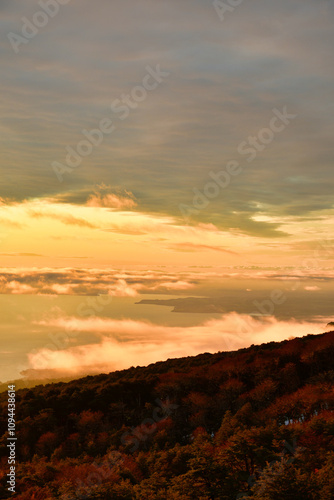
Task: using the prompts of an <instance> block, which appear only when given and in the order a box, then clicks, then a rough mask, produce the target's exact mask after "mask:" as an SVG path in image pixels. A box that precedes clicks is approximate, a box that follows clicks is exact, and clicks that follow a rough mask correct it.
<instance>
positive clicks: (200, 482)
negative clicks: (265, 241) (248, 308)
mask: <svg viewBox="0 0 334 500" xmlns="http://www.w3.org/2000/svg"><path fill="white" fill-rule="evenodd" d="M333 359H334V332H328V333H324V334H322V335H309V336H307V337H303V338H296V339H293V340H289V341H284V342H281V343H275V342H272V343H269V344H263V345H261V346H251V347H250V348H247V349H241V350H239V351H236V352H231V353H217V354H213V355H212V354H208V353H205V354H202V355H199V356H196V357H188V358H181V359H172V360H168V361H166V362H159V363H155V364H152V365H149V366H148V367H144V368H142V367H137V368H130V369H128V370H123V371H119V372H114V373H111V374H108V375H107V374H103V375H98V376H89V377H85V378H82V379H80V380H74V381H71V382H69V383H57V384H49V385H46V386H37V387H34V388H32V389H20V390H18V391H17V394H16V431H17V438H18V440H17V457H16V459H17V463H16V476H17V478H16V479H17V484H16V493H15V494H12V493H9V492H8V490H7V486H6V480H7V477H6V474H7V473H8V464H7V457H8V448H7V433H6V430H7V392H5V393H2V394H1V395H0V404H1V428H0V430H1V434H2V438H1V441H0V454H1V455H0V456H1V471H2V472H1V473H2V478H1V486H0V498H9V497H11V498H15V499H19V500H28V499H29V500H31V499H38V500H39V499H41V500H42V499H43V500H45V499H53V498H61V499H63V500H65V499H66V500H72V499H76V498H93V499H101V500H108V499H112V500H114V499H143V500H144V499H145V500H146V499H161V500H170V499H175V500H186V499H189V500H191V499H201V500H207V499H223V500H227V499H228V500H229V499H233V500H234V499H236V498H242V497H245V496H249V497H252V498H255V499H261V500H266V499H268V500H271V499H272V500H276V499H290V498H293V499H294V500H298V499H303V500H307V499H310V500H329V499H331V500H332V499H333V498H334V439H333V436H334V413H333V410H334V391H333V382H334V369H333Z"/></svg>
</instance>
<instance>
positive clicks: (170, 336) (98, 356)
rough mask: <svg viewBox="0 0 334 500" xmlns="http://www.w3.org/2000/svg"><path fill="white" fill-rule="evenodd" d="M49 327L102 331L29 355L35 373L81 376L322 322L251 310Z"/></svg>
mask: <svg viewBox="0 0 334 500" xmlns="http://www.w3.org/2000/svg"><path fill="white" fill-rule="evenodd" d="M38 324H39V325H42V326H45V327H47V328H50V327H57V328H60V329H62V331H64V332H66V331H67V332H71V333H70V334H71V335H72V334H73V332H92V333H95V334H98V335H100V336H101V341H100V342H98V343H95V344H89V345H82V346H78V347H69V348H67V349H62V350H52V349H50V348H42V349H39V350H38V351H37V352H35V353H30V354H29V355H28V358H29V364H30V369H29V370H28V371H27V372H26V373H25V375H26V376H27V375H29V376H31V377H35V376H37V375H38V373H39V371H40V373H41V374H43V376H45V375H46V373H47V374H48V375H49V376H55V375H60V374H61V375H62V376H67V375H68V376H80V375H84V374H87V373H100V372H110V371H112V370H117V369H123V368H128V367H130V366H137V365H138V363H139V364H140V365H141V366H143V365H147V364H149V363H152V362H155V361H157V360H166V359H168V358H175V357H182V356H191V355H197V354H200V353H203V352H212V353H213V352H217V351H230V350H235V349H239V348H242V347H247V346H249V345H251V344H253V343H255V344H260V343H263V342H267V341H281V340H284V339H288V338H289V337H291V336H294V337H300V336H303V335H307V334H310V333H320V332H321V331H322V329H323V323H320V322H319V323H307V322H297V321H277V320H276V319H275V318H273V317H270V318H266V319H265V320H263V321H258V320H256V319H254V318H252V317H250V316H247V315H238V314H236V313H230V314H227V315H225V316H222V317H221V318H220V319H215V320H209V321H206V322H204V323H202V324H200V325H198V326H192V327H186V328H185V327H170V326H162V325H156V324H152V323H150V322H144V321H133V320H113V319H101V318H88V319H78V318H75V317H73V318H71V317H60V318H57V319H53V320H46V321H45V320H44V321H40V322H39V323H38Z"/></svg>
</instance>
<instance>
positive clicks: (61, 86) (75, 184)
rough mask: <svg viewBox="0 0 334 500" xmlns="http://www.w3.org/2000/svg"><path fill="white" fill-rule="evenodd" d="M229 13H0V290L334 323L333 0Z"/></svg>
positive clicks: (49, 1) (157, 7)
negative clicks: (257, 308)
mask: <svg viewBox="0 0 334 500" xmlns="http://www.w3.org/2000/svg"><path fill="white" fill-rule="evenodd" d="M237 3H238V5H236V3H235V2H231V1H230V2H229V1H228V0H226V2H223V1H220V2H219V1H217V0H216V1H211V0H210V1H209V0H191V1H190V0H177V1H176V0H169V1H168V2H166V1H164V2H163V1H161V0H140V1H137V2H136V1H134V0H113V1H109V0H99V1H98V2H91V1H89V0H80V1H79V0H61V1H60V0H40V1H39V2H36V1H33V0H25V1H22V0H7V1H6V0H3V1H2V2H1V5H0V24H1V33H2V36H1V38H0V53H1V61H2V71H1V75H0V95H1V100H0V107H1V116H2V120H1V123H0V132H1V133H0V144H1V157H0V256H1V269H0V293H2V294H3V295H6V296H7V295H11V296H19V295H23V296H28V295H35V296H36V298H35V300H36V301H38V297H39V296H67V297H68V296H82V295H84V296H96V295H99V294H106V295H108V296H113V297H127V298H129V299H130V298H133V301H134V300H135V297H137V296H138V295H143V294H144V295H145V294H152V295H156V294H160V295H166V296H169V295H173V296H178V297H181V298H182V297H183V298H184V297H188V296H189V297H191V296H193V297H201V298H202V299H203V300H204V299H207V298H208V297H209V298H210V300H213V298H214V297H216V298H217V297H218V298H219V297H221V294H222V292H221V291H220V290H221V289H220V287H221V286H222V283H223V284H224V286H223V288H224V290H225V291H226V290H227V289H237V290H240V294H241V295H242V293H244V291H245V290H247V289H249V290H250V291H254V289H260V290H262V294H263V299H262V300H267V297H268V294H269V296H270V293H271V292H272V290H275V289H277V288H280V287H281V285H280V283H281V282H282V280H284V283H285V285H284V286H285V288H284V287H283V289H284V290H285V292H284V293H287V291H289V290H290V288H289V290H287V286H288V285H287V282H288V281H289V280H290V281H291V280H292V281H293V280H295V281H298V283H299V282H300V281H302V285H300V290H303V291H304V292H307V297H308V298H307V300H308V301H309V303H310V304H319V311H318V313H317V311H316V310H314V307H312V314H313V312H314V314H313V316H312V317H311V315H309V314H308V320H309V321H315V317H316V316H323V317H327V316H330V314H331V310H330V302H331V297H332V290H333V289H332V279H333V278H332V275H333V269H334V265H333V264H334V262H333V259H334V252H333V251H332V246H333V237H332V226H333V220H334V210H333V203H334V202H333V196H332V192H333V177H334V170H333V166H332V162H333V139H332V134H333V121H334V113H333V102H334V101H333V76H334V75H333V73H334V69H333V68H334V65H333V50H332V47H333V42H334V40H333V38H334V32H333V29H332V26H333V18H334V2H333V0H281V1H280V2H269V1H268V0H267V1H265V0H253V1H252V2H248V1H246V0H244V1H242V0H241V1H240V2H237ZM233 4H234V6H232V5H233ZM195 272H196V273H197V277H196V276H195V277H194V273H195ZM226 283H228V284H226ZM277 283H279V284H278V285H277ZM304 292H303V293H304ZM319 294H323V295H321V297H322V300H321V301H320V300H319V296H320V295H319ZM241 295H240V296H241ZM140 298H143V297H142V296H141V297H140ZM167 298H168V297H167ZM152 300H153V299H152ZM154 300H157V299H156V297H155V298H154ZM217 300H218V299H217ZM254 300H255V297H253V298H252V300H250V302H249V307H247V308H244V310H243V311H241V310H240V311H237V312H238V314H246V313H247V309H249V313H251V312H252V309H254V305H253V302H254ZM256 300H260V298H259V297H256ZM294 300H297V298H296V297H294V298H292V299H291V300H290V299H289V301H288V303H289V304H290V306H289V307H287V306H285V312H284V318H285V319H284V321H288V317H289V316H290V317H291V318H292V321H293V318H294V317H295V316H296V314H297V313H296V311H295V307H294V305H295V302H294ZM300 300H301V297H300V296H298V300H297V302H298V301H300ZM36 303H37V302H36ZM236 303H237V300H236V302H235V303H234V305H233V303H232V302H231V303H229V306H228V307H227V308H225V310H224V313H225V314H230V313H234V312H236V309H238V308H237V306H236V305H235V304H236ZM298 304H299V302H298ZM320 304H322V305H321V306H320ZM156 306H157V305H156ZM140 307H142V306H140ZM196 307H197V305H196V306H194V305H193V306H192V308H190V310H189V311H187V313H188V316H189V318H190V315H191V314H190V315H189V312H191V311H192V313H194V312H195V310H196ZM201 307H202V306H201ZM203 307H204V306H203ZM205 307H206V308H209V309H210V307H211V308H213V309H211V312H212V311H214V313H215V314H216V313H217V311H218V312H219V311H220V309H219V307H220V306H219V307H218V306H217V304H216V303H214V304H213V305H212V304H211V305H210V304H209V306H208V305H207V304H206V305H205ZM217 307H218V309H217ZM182 308H183V309H184V306H183V305H182ZM183 309H182V310H183ZM297 309H298V314H297V315H298V317H299V318H300V320H301V311H300V307H299V306H298V308H297ZM63 312H64V311H63ZM220 312H221V311H220ZM72 313H73V311H72ZM72 313H71V314H72ZM207 313H208V310H207ZM212 313H213V312H212ZM276 313H277V311H276V310H275V311H274V314H276ZM129 314H130V313H129ZM150 314H153V313H150ZM277 314H278V313H277ZM100 317H101V319H102V320H103V312H101V314H100ZM64 318H65V319H66V318H67V316H66V314H65V313H64ZM312 318H313V319H312ZM123 319H131V318H125V317H124V318H123ZM151 319H152V318H151V316H150V317H149V318H147V320H148V321H151ZM211 319H212V318H211ZM211 319H210V318H209V317H207V318H206V319H204V318H203V320H201V321H200V320H198V325H199V324H205V321H211ZM329 319H331V318H330V317H329ZM215 320H217V321H223V320H222V319H219V318H215ZM276 320H277V317H276ZM280 320H282V321H283V317H282V318H280ZM35 321H37V320H36V319H35ZM39 321H42V319H41V318H40V319H39ZM50 321H51V320H50ZM155 321H156V325H157V326H159V325H158V320H157V319H155ZM189 321H190V319H189ZM321 321H323V320H321ZM14 323H15V325H16V322H14ZM59 325H60V324H58V327H59V329H61V328H62V327H61V326H59ZM30 327H31V325H30V323H29V325H28V319H27V324H26V328H27V331H28V330H29V329H30ZM193 327H194V328H195V326H193ZM211 327H212V328H213V335H215V332H214V330H215V328H214V327H213V326H212V324H211ZM17 328H18V326H17ZM20 328H22V325H21V326H20ZM110 328H112V326H110ZM261 328H262V327H261ZM14 330H15V329H14ZM6 331H7V330H6ZM15 331H16V330H15ZM29 331H30V330H29ZM157 335H159V334H158V333H157ZM194 335H195V333H194ZM195 337H196V335H195ZM265 337H266V338H268V340H270V338H271V333H268V332H267V334H266V336H265ZM5 339H6V334H5ZM5 341H6V340H5ZM248 341H249V342H250V341H251V339H247V342H248ZM245 342H246V341H245ZM38 345H40V343H39V344H38ZM236 345H237V344H236ZM202 347H203V346H202ZM216 347H217V346H216V344H215V343H214V346H213V345H212V346H211V348H212V349H214V348H216ZM27 349H28V348H27ZM197 349H200V346H198V347H197ZM3 352H7V351H6V349H4V351H3ZM29 352H30V351H29V350H27V352H26V357H27V360H28V359H29V360H30V361H29V362H30V365H31V360H32V359H33V357H32V356H31V355H29ZM168 352H169V351H168ZM171 352H174V351H173V350H172V351H171ZM122 356H123V358H124V356H125V357H126V355H125V354H124V355H122ZM122 356H121V357H122ZM153 358H154V359H155V358H159V353H155V354H154V356H153V355H152V359H153ZM66 359H67V361H66V362H67V363H68V365H70V364H71V363H72V361H73V359H72V358H71V360H72V361H71V360H70V359H69V358H66ZM129 359H130V354H129ZM27 363H28V361H27ZM65 364H66V363H65ZM123 364H124V365H126V362H124V363H123ZM30 365H29V366H30ZM27 366H28V365H27ZM31 366H32V365H31ZM16 371H17V370H16Z"/></svg>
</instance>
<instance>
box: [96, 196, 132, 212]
mask: <svg viewBox="0 0 334 500" xmlns="http://www.w3.org/2000/svg"><path fill="white" fill-rule="evenodd" d="M87 206H88V207H103V208H113V209H117V210H131V209H133V208H135V207H136V206H137V203H136V202H135V201H134V200H133V199H132V198H126V197H124V196H117V195H116V194H112V193H109V194H104V195H101V194H94V195H91V196H90V197H89V199H88V201H87Z"/></svg>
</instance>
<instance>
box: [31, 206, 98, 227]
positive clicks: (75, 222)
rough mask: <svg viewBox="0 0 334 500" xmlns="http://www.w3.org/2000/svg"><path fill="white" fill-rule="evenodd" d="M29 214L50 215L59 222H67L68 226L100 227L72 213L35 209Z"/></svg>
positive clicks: (36, 216)
mask: <svg viewBox="0 0 334 500" xmlns="http://www.w3.org/2000/svg"><path fill="white" fill-rule="evenodd" d="M29 215H30V217H32V218H39V217H48V218H50V219H55V220H58V221H59V222H62V223H63V224H66V225H68V226H79V227H87V228H89V229H96V228H97V227H98V226H96V224H93V223H91V222H88V221H87V220H85V219H82V218H79V217H74V216H73V215H71V214H52V213H48V212H47V211H46V212H38V211H35V210H30V211H29Z"/></svg>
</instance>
